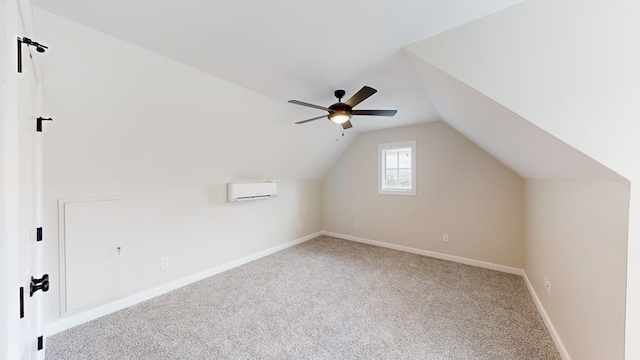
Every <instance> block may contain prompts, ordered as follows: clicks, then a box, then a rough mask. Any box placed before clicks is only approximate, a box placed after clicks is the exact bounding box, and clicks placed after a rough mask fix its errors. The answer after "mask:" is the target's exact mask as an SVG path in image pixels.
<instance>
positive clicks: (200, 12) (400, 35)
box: [33, 0, 521, 132]
mask: <svg viewBox="0 0 640 360" xmlns="http://www.w3.org/2000/svg"><path fill="white" fill-rule="evenodd" d="M519 2H521V0H491V1H477V0H428V1H419V2H418V1H415V0H396V1H394V2H390V1H379V0H374V1H355V0H348V1H337V0H326V1H294V0H273V1H269V2H266V1H265V2H257V1H247V0H236V1H220V0H214V1H202V0H185V1H181V2H176V1H168V0H160V1H150V0H139V1H122V0H114V1H101V2H91V1H81V0H56V1H45V0H34V1H33V3H34V5H35V6H37V7H39V8H42V9H45V10H47V11H49V12H52V13H54V14H57V15H59V16H62V17H64V18H67V19H69V20H72V21H75V22H77V23H80V24H83V25H85V26H88V27H91V28H93V29H95V30H98V31H101V32H103V33H106V34H108V35H111V36H114V37H116V38H119V39H121V40H124V41H127V42H129V43H132V44H135V45H138V46H140V47H143V48H145V49H147V50H150V51H153V52H155V53H158V54H160V55H163V56H166V57H168V58H170V59H173V60H176V61H179V62H181V63H183V64H186V65H189V66H191V67H194V68H196V69H199V70H202V71H204V72H207V73H209V74H212V75H214V76H216V77H219V78H222V79H224V80H227V81H229V82H232V83H235V84H236V85H239V86H241V87H244V88H246V89H248V90H251V91H253V92H256V93H259V94H262V95H264V96H267V97H269V98H271V99H274V100H276V101H279V102H283V103H285V102H286V101H287V100H289V99H296V100H301V101H305V102H310V103H314V104H318V105H324V106H328V105H330V104H332V103H333V102H335V98H334V97H333V91H334V90H336V89H339V88H340V89H344V90H346V92H347V95H346V97H347V98H348V97H349V96H351V95H352V94H353V93H355V92H356V91H357V90H359V89H360V88H361V87H362V86H363V85H369V86H372V87H374V88H376V89H378V91H379V92H378V93H377V94H376V95H374V96H372V97H371V98H369V99H367V100H366V101H365V102H364V103H362V104H360V105H359V107H358V108H359V109H377V108H381V109H391V108H395V109H398V114H397V115H396V117H394V118H385V117H380V118H377V117H356V118H355V119H354V120H353V121H352V122H353V124H354V129H356V130H355V131H358V132H363V131H372V130H378V129H383V128H388V127H395V126H402V125H409V124H415V123H420V122H426V121H434V120H439V119H440V116H439V115H438V112H437V110H436V108H435V107H434V105H433V104H432V103H431V101H430V100H429V98H428V94H427V92H426V91H427V90H426V89H425V87H424V86H423V84H422V83H421V81H420V80H419V79H418V77H417V76H416V75H415V74H414V72H413V70H412V68H411V66H410V64H409V61H408V59H407V57H406V55H405V53H404V52H403V51H402V48H403V47H404V46H405V45H407V44H410V43H413V42H416V41H419V40H422V39H425V38H427V37H430V36H433V35H435V34H438V33H441V32H443V31H446V30H448V29H451V28H454V27H457V26H459V25H461V24H464V23H467V22H469V21H472V20H474V19H477V18H480V17H483V16H485V15H488V14H491V13H494V12H496V11H498V10H501V9H503V8H506V7H509V6H511V5H514V4H516V3H519ZM290 106H291V113H290V115H289V114H287V115H285V116H291V119H290V121H291V122H292V123H293V122H295V121H298V120H303V119H305V118H310V117H314V116H319V115H322V113H321V112H319V110H315V109H310V108H309V109H308V108H302V109H300V108H298V107H297V106H296V105H290ZM294 108H295V109H294ZM305 126H329V125H328V124H326V123H324V122H323V121H316V122H314V123H312V124H307V125H305ZM350 131H354V130H350Z"/></svg>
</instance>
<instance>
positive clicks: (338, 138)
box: [336, 130, 344, 141]
mask: <svg viewBox="0 0 640 360" xmlns="http://www.w3.org/2000/svg"><path fill="white" fill-rule="evenodd" d="M342 136H343V137H344V130H342ZM336 141H340V137H339V136H338V137H337V138H336Z"/></svg>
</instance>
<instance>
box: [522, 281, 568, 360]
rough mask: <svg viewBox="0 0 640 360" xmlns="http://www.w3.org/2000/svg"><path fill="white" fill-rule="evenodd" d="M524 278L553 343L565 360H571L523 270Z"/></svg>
mask: <svg viewBox="0 0 640 360" xmlns="http://www.w3.org/2000/svg"><path fill="white" fill-rule="evenodd" d="M522 277H523V278H524V282H525V283H526V284H527V288H529V293H530V294H531V297H532V298H533V302H534V303H535V304H536V307H537V308H538V312H539V313H540V316H542V320H544V324H545V325H546V326H547V330H549V333H550V334H551V338H552V339H553V342H554V343H555V344H556V348H558V352H559V353H560V356H561V357H562V359H563V360H571V356H569V352H568V351H567V348H565V347H564V343H562V340H561V339H560V335H558V332H557V331H556V328H555V327H554V326H553V323H552V322H551V318H549V315H548V314H547V312H546V311H545V310H544V307H543V306H542V302H540V298H539V297H538V294H537V293H536V291H535V290H534V289H533V285H532V284H531V281H529V277H528V276H527V273H526V272H525V271H524V270H522Z"/></svg>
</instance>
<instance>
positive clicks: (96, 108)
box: [35, 9, 351, 330]
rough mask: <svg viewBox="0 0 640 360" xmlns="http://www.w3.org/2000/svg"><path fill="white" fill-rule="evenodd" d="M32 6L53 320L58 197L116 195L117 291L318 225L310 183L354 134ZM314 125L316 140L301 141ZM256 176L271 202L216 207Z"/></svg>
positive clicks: (185, 273) (318, 196)
mask: <svg viewBox="0 0 640 360" xmlns="http://www.w3.org/2000/svg"><path fill="white" fill-rule="evenodd" d="M35 13H36V24H37V26H38V31H39V32H40V34H41V37H40V38H39V41H41V42H42V43H45V44H47V45H48V46H49V47H50V50H48V51H47V54H46V55H47V58H46V62H43V65H44V69H43V77H44V112H45V116H51V117H53V118H54V121H53V122H48V123H46V124H45V125H44V128H45V129H44V134H45V140H44V152H45V159H44V163H45V221H46V226H45V238H46V239H47V241H46V242H45V246H46V247H45V253H46V254H45V257H46V259H45V267H46V269H47V271H48V272H49V274H50V276H51V283H52V289H51V291H50V292H49V294H48V296H47V301H46V309H45V310H46V318H45V321H46V324H48V325H49V328H52V329H58V330H59V329H60V328H61V326H57V325H56V323H57V324H60V322H61V321H62V319H61V318H60V303H59V300H58V299H59V287H58V284H59V280H60V274H59V271H58V269H59V261H58V245H59V242H58V241H59V239H58V208H57V199H60V198H89V197H100V196H121V197H123V198H124V200H123V209H124V210H123V212H124V214H123V215H124V220H123V222H122V224H121V226H122V228H123V233H124V239H123V244H122V256H123V261H124V268H125V276H124V294H123V296H124V297H125V298H126V297H133V298H135V296H136V294H141V293H143V292H145V291H147V290H150V289H157V288H159V287H162V286H165V285H167V284H169V283H171V282H174V281H178V280H180V279H185V278H188V277H189V276H192V275H194V274H198V273H201V272H203V271H206V270H209V269H212V268H215V267H217V266H220V265H222V264H226V263H229V262H232V261H234V260H237V259H240V258H242V257H246V256H249V255H252V254H256V253H258V252H260V251H263V250H265V249H269V248H273V247H276V246H278V245H282V244H284V243H286V242H289V241H293V240H296V239H299V238H302V237H304V236H306V235H309V234H313V233H317V232H318V231H320V230H322V228H321V224H322V213H321V209H322V181H321V180H314V178H319V177H321V176H322V175H323V174H324V171H326V169H328V167H329V166H330V165H331V163H332V161H334V159H335V158H337V156H339V154H340V152H341V151H342V149H343V148H345V147H346V146H348V144H349V142H350V141H351V135H349V134H347V135H346V136H345V138H344V140H342V141H340V142H336V141H335V136H336V135H337V134H336V133H334V132H333V131H331V130H335V129H331V127H327V129H328V130H327V131H328V132H326V131H325V130H323V129H320V130H319V131H318V129H312V128H308V127H306V128H305V127H297V126H294V125H293V124H292V120H291V119H286V118H283V117H282V116H281V114H282V113H283V112H284V111H283V110H284V109H285V107H287V106H288V104H286V103H285V104H279V103H277V102H275V101H273V100H270V99H268V98H265V97H263V96H260V95H257V94H255V93H252V92H250V91H247V90H245V89H242V88H240V87H238V86H235V85H233V84H230V83H228V82H225V81H223V80H220V79H217V78H215V77H213V76H211V75H208V74H205V73H202V72H200V71H197V70H195V69H192V68H189V67H187V66H184V65H181V64H179V63H176V62H174V61H171V60H168V59H166V58H164V57H161V56H158V55H156V54H154V53H151V52H149V51H146V50H143V49H141V48H138V47H135V46H133V45H130V44H127V43H125V42H122V41H120V40H117V39H114V38H111V37H108V36H106V35H104V34H101V33H98V32H96V31H93V30H90V29H88V28H86V27H83V26H80V25H78V24H75V23H73V22H70V21H68V20H65V19H62V18H60V17H58V16H55V15H52V14H50V13H47V12H45V11H42V10H38V9H36V11H35ZM193 56H197V49H194V54H193ZM310 131H313V132H314V133H317V134H318V135H319V136H318V137H312V140H311V141H304V140H303V139H304V137H305V135H304V134H307V136H308V132H310ZM264 179H269V180H276V181H278V182H279V195H278V197H277V198H275V199H271V200H265V201H257V202H246V203H234V204H229V203H226V195H225V194H226V188H225V184H226V183H227V182H230V181H236V180H264ZM298 222H300V223H301V228H300V229H298V228H297V223H298ZM164 256H168V257H169V263H170V266H169V268H167V269H163V270H160V269H159V259H160V257H164ZM85 313H87V314H88V312H85ZM52 325H53V327H52Z"/></svg>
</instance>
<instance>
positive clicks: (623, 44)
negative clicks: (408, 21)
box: [411, 0, 640, 359]
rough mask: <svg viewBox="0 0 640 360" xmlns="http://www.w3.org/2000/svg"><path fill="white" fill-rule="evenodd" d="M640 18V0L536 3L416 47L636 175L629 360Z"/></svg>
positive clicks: (630, 278)
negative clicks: (637, 0) (636, 0)
mask: <svg viewBox="0 0 640 360" xmlns="http://www.w3.org/2000/svg"><path fill="white" fill-rule="evenodd" d="M638 18H640V3H638V2H634V1H627V0H615V1H607V2H602V1H580V0H567V1H562V2H557V1H551V0H535V1H534V0H529V1H525V2H523V3H522V4H519V5H516V6H514V7H511V8H508V9H505V10H503V11H500V12H498V13H496V14H492V15H489V16H487V17H484V18H482V19H479V20H477V21H474V22H471V23H469V24H467V25H464V26H462V27H459V28H456V29H453V30H451V31H449V32H446V33H443V34H441V35H438V36H436V37H433V38H430V39H426V40H423V41H421V42H419V43H416V44H414V45H412V46H411V50H412V51H414V53H416V54H418V55H419V56H420V57H421V58H423V59H424V60H426V61H428V62H430V63H431V64H433V65H434V66H436V67H438V68H440V69H441V70H443V71H444V72H446V73H448V74H450V75H451V76H453V77H454V78H456V79H458V80H460V81H461V82H463V83H465V84H467V85H469V86H470V87H472V88H474V89H476V90H478V91H479V92H481V93H483V94H485V95H486V96H488V97H489V98H491V99H493V100H494V101H496V102H497V103H499V104H501V105H503V106H505V107H506V108H508V109H510V110H511V111H513V112H514V113H516V114H518V115H520V116H522V117H523V118H524V119H526V120H528V121H530V122H532V123H533V124H534V125H536V126H538V127H540V128H541V129H543V130H544V131H546V132H548V133H550V134H551V135H553V136H555V137H557V138H559V139H560V140H562V141H564V142H565V143H567V144H569V145H571V146H572V147H574V148H576V149H578V150H579V151H581V152H583V153H584V154H586V155H587V156H589V157H591V158H593V159H595V160H596V161H598V162H600V163H601V164H603V165H605V166H606V167H608V168H610V169H611V170H613V171H615V172H617V173H618V174H620V175H622V176H624V177H625V178H626V179H628V180H630V181H631V193H630V207H629V217H628V219H629V228H628V249H627V265H628V269H627V280H626V281H627V294H626V304H627V309H626V333H625V337H626V341H625V349H626V350H625V357H626V358H627V359H637V358H640V342H638V341H637V339H638V338H640V220H638V219H640V216H639V215H638V212H639V211H640V210H639V209H640V195H638V190H637V187H638V184H637V182H639V181H640V163H639V162H638V161H637V159H638V157H639V156H640V143H639V142H638V141H637V138H638V134H640V122H638V121H637V119H638V118H640V102H638V101H637V94H638V93H640V82H638V79H639V78H640V68H639V67H638V66H637V64H638V63H640V46H638V43H639V39H638V34H639V33H640V22H638V21H637V19H638ZM566 306H568V307H570V306H572V304H567V305H566Z"/></svg>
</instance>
